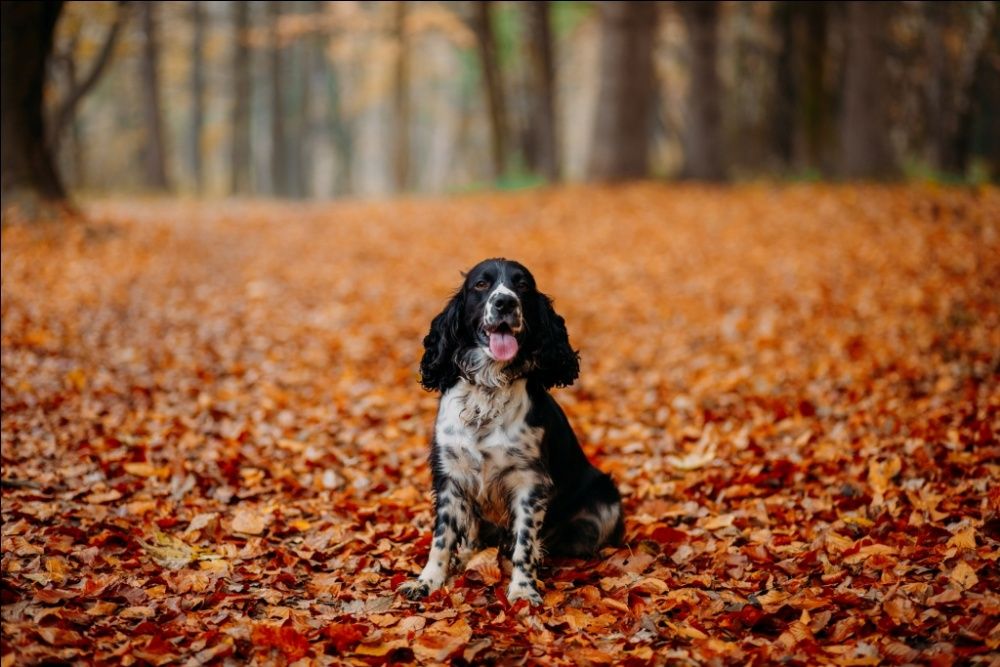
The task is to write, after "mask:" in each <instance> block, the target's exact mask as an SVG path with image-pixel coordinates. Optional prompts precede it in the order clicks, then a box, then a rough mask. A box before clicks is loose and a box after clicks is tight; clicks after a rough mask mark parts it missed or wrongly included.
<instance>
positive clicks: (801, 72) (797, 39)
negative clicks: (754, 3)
mask: <svg viewBox="0 0 1000 667" xmlns="http://www.w3.org/2000/svg"><path fill="white" fill-rule="evenodd" d="M774 18H775V23H776V27H777V31H778V33H779V34H780V35H781V49H780V51H779V53H778V58H777V61H778V62H777V63H776V67H777V88H778V95H777V99H776V100H775V103H776V108H775V109H774V114H773V125H772V127H773V128H774V133H775V136H776V146H777V152H778V154H779V156H780V157H781V158H782V160H783V161H784V162H785V164H786V165H787V166H789V167H794V168H796V169H810V168H819V169H823V168H825V166H826V165H824V159H825V155H826V148H827V144H828V139H829V136H828V135H829V130H830V116H829V109H830V108H831V107H832V101H831V100H830V95H829V91H828V90H827V83H826V55H827V53H826V52H827V2H824V1H822V0H785V1H783V2H780V3H778V5H777V6H776V8H775V14H774Z"/></svg>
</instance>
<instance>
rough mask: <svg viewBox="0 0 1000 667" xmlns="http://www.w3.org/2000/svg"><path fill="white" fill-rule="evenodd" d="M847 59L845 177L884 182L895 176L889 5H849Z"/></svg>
mask: <svg viewBox="0 0 1000 667" xmlns="http://www.w3.org/2000/svg"><path fill="white" fill-rule="evenodd" d="M846 9H847V26H846V30H847V55H846V59H845V63H844V93H843V104H844V107H843V115H842V117H841V127H840V143H841V149H842V151H843V152H842V154H841V174H842V175H843V176H845V177H847V178H885V177H888V176H891V175H893V174H894V173H895V165H894V163H893V156H892V149H891V146H890V144H889V123H888V118H887V115H886V106H887V104H886V100H885V95H886V89H885V86H886V82H887V81H886V79H887V77H886V70H887V66H886V60H887V55H888V54H887V53H886V48H885V43H884V37H885V35H886V34H887V32H888V23H889V11H890V7H889V6H888V4H887V3H881V2H851V3H848V4H847V7H846Z"/></svg>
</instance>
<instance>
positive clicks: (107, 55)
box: [48, 2, 129, 155]
mask: <svg viewBox="0 0 1000 667" xmlns="http://www.w3.org/2000/svg"><path fill="white" fill-rule="evenodd" d="M128 4H129V3H128V2H119V3H118V8H117V12H116V13H115V19H114V22H113V23H112V24H111V27H110V28H109V29H108V34H107V36H106V37H105V38H104V42H103V44H101V49H100V51H98V52H97V56H96V57H95V58H94V62H93V63H92V64H91V66H90V71H89V72H87V74H86V76H84V77H83V78H82V79H81V78H78V77H77V76H76V74H77V71H76V63H75V62H72V57H73V54H72V53H70V54H68V56H67V58H69V59H70V60H71V62H69V63H67V66H68V67H69V69H70V79H71V84H70V90H69V93H68V94H67V95H66V97H65V99H64V100H63V101H62V102H61V103H60V104H59V106H58V107H57V108H56V111H55V113H53V114H52V123H51V124H50V126H49V132H48V141H49V150H50V151H51V152H52V154H53V155H58V154H59V143H60V141H61V140H62V136H63V133H64V132H65V131H66V128H67V127H69V126H70V125H71V124H72V123H73V119H74V117H75V116H76V110H77V108H78V107H79V106H80V102H81V101H82V100H83V98H84V97H86V95H87V93H89V92H90V91H91V90H92V89H93V88H94V86H95V85H96V84H97V82H98V81H100V79H101V75H102V74H104V70H105V69H106V68H107V66H108V63H110V62H111V56H112V55H113V54H114V51H115V46H116V45H117V44H118V36H119V35H120V34H121V29H122V26H123V25H124V24H125V19H126V15H127V13H128Z"/></svg>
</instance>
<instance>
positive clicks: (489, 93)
mask: <svg viewBox="0 0 1000 667" xmlns="http://www.w3.org/2000/svg"><path fill="white" fill-rule="evenodd" d="M491 10H492V3H490V2H487V1H483V2H474V3H473V13H472V30H473V32H474V33H475V35H476V45H477V46H478V50H479V61H480V63H481V65H482V71H483V85H484V87H485V92H486V103H487V107H488V108H489V115H490V148H491V157H492V159H493V177H494V178H500V177H501V176H503V174H504V171H506V168H507V111H506V109H505V108H504V98H503V79H502V78H501V74H500V65H499V63H498V62H497V53H496V41H495V40H494V38H493V18H492V15H491Z"/></svg>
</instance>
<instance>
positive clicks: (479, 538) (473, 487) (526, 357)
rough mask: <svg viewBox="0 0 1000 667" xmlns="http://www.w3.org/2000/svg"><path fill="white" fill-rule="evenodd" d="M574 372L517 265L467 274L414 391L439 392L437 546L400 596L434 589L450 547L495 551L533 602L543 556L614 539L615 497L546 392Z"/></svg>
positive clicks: (573, 356)
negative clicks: (508, 563) (503, 554)
mask: <svg viewBox="0 0 1000 667" xmlns="http://www.w3.org/2000/svg"><path fill="white" fill-rule="evenodd" d="M579 371H580V365H579V355H578V354H577V353H576V352H575V351H574V350H573V349H572V348H571V347H570V344H569V336H568V335H567V333H566V325H565V323H564V322H563V318H562V317H560V316H559V315H558V314H556V312H555V310H553V308H552V302H551V300H550V299H549V297H547V296H545V295H544V294H542V293H541V292H539V291H538V290H537V289H536V288H535V279H534V278H533V277H532V275H531V273H530V272H529V271H528V270H527V269H526V268H524V266H522V265H521V264H518V263H517V262H512V261H509V260H506V259H488V260H485V261H483V262H480V263H479V264H477V265H476V266H475V267H474V268H473V269H472V270H471V271H469V273H468V274H466V276H465V282H464V283H463V285H462V287H461V288H460V289H459V290H458V292H456V293H455V295H454V297H452V299H451V301H450V302H449V303H448V305H447V307H446V308H445V309H444V312H442V313H441V314H440V315H438V316H437V317H435V318H434V321H433V322H432V323H431V330H430V333H428V334H427V336H426V337H425V338H424V356H423V359H422V360H421V362H420V372H421V376H422V378H421V384H423V386H424V388H426V389H428V390H436V391H440V392H442V396H441V403H440V405H439V406H438V414H437V422H436V423H435V427H434V439H433V442H432V444H431V458H430V462H431V470H432V475H433V479H434V494H435V519H434V537H433V541H432V544H431V551H430V556H429V560H428V562H427V566H426V567H424V569H423V572H422V573H421V574H420V577H419V578H417V579H414V580H411V581H408V582H406V583H404V584H403V585H402V586H400V589H399V590H400V592H401V593H403V594H404V595H406V596H407V597H409V598H411V599H417V598H420V597H423V596H425V595H427V594H428V593H430V592H431V591H433V590H436V589H438V588H439V587H440V586H441V585H442V584H443V583H444V582H445V579H446V578H447V576H448V568H449V565H450V562H451V559H452V556H453V555H455V554H456V548H462V549H475V548H480V547H484V546H502V547H503V548H504V550H505V552H506V553H507V555H508V556H509V557H510V559H511V561H512V563H513V575H512V577H511V582H510V585H509V586H508V588H507V599H508V600H509V601H510V602H514V601H515V600H520V599H525V600H528V601H530V602H531V603H532V604H539V603H540V602H541V597H540V596H539V594H538V589H537V588H536V584H535V574H536V568H537V567H538V565H539V563H540V561H541V559H542V555H543V553H549V554H553V555H564V556H591V555H594V554H595V553H596V552H597V551H598V549H600V548H601V547H602V546H604V545H605V544H608V543H609V542H618V541H620V539H621V537H622V533H623V522H622V507H621V497H620V496H619V494H618V489H617V488H615V485H614V482H612V481H611V477H610V476H608V475H607V474H605V473H602V472H601V471H599V470H598V469H597V468H595V467H594V466H593V465H591V463H590V462H589V461H588V460H587V457H586V455H585V454H584V453H583V450H582V449H581V448H580V443H579V442H578V441H577V439H576V436H575V435H574V434H573V430H572V428H570V425H569V422H568V421H567V419H566V415H565V414H564V413H563V411H562V409H561V408H560V407H559V405H558V404H557V403H556V402H555V399H553V398H552V396H551V395H550V394H549V393H548V390H549V389H550V388H552V387H562V386H568V385H571V384H573V381H574V380H576V378H577V375H579Z"/></svg>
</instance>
